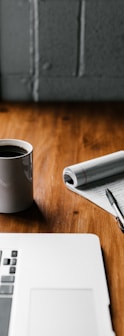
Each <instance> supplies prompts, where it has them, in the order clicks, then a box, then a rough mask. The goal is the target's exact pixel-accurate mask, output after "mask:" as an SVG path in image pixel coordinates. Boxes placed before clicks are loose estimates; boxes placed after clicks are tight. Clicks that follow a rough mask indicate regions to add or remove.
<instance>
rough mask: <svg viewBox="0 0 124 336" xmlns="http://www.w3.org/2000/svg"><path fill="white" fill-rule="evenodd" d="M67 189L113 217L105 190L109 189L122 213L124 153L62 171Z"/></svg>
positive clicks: (93, 160) (116, 153) (123, 211)
mask: <svg viewBox="0 0 124 336" xmlns="http://www.w3.org/2000/svg"><path fill="white" fill-rule="evenodd" d="M63 180H64V183H65V184H66V186H67V188H68V189H70V190H72V191H74V192H76V193H77V194H79V195H81V196H83V197H85V198H87V199H88V200H90V201H91V202H94V203H95V204H97V205H98V206H100V207H101V208H103V209H104V210H106V211H108V212H109V213H111V214H112V215H114V216H115V212H114V210H113V208H112V207H111V205H110V204H109V202H108V199H107V197H106V193H105V190H106V188H109V189H110V190H111V191H112V193H113V194H114V196H115V198H116V199H117V201H118V205H119V207H120V209H121V211H122V213H124V151H118V152H114V153H111V154H108V155H104V156H101V157H98V158H95V159H92V160H88V161H85V162H81V163H78V164H75V165H72V166H69V167H66V168H65V169H64V170H63Z"/></svg>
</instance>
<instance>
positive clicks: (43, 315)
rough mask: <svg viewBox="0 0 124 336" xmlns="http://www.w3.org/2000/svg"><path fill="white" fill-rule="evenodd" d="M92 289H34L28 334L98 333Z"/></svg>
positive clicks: (80, 334)
mask: <svg viewBox="0 0 124 336" xmlns="http://www.w3.org/2000/svg"><path fill="white" fill-rule="evenodd" d="M93 294H94V293H93V290H92V289H32V290H31V292H30V314H29V333H28V336H34V335H36V336H41V335H43V336H58V335H59V336H76V335H78V336H82V335H87V336H91V335H92V336H98V330H97V322H96V321H97V319H96V315H95V302H94V295H93Z"/></svg>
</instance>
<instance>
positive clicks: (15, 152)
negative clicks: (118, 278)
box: [0, 145, 27, 158]
mask: <svg viewBox="0 0 124 336" xmlns="http://www.w3.org/2000/svg"><path fill="white" fill-rule="evenodd" d="M26 153H27V150H26V149H25V148H22V147H20V146H14V145H3V146H0V157H4V158H7V157H12V158H13V157H16V156H22V155H24V154H26Z"/></svg>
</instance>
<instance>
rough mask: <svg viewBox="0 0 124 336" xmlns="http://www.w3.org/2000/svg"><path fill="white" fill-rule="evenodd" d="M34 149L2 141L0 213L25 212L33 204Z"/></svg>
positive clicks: (6, 140) (27, 145)
mask: <svg viewBox="0 0 124 336" xmlns="http://www.w3.org/2000/svg"><path fill="white" fill-rule="evenodd" d="M32 161H33V147H32V145H31V144H30V143H28V142H26V141H23V140H17V139H0V213H14V212H19V211H23V210H25V209H27V208H29V207H30V206H31V204H32V203H33V174H32V170H33V163H32Z"/></svg>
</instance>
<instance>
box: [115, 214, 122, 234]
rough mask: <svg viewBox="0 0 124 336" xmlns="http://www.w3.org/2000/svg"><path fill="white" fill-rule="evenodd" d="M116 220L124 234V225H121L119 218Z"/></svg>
mask: <svg viewBox="0 0 124 336" xmlns="http://www.w3.org/2000/svg"><path fill="white" fill-rule="evenodd" d="M116 220H117V222H118V224H119V228H120V229H121V231H122V232H124V226H123V224H122V223H121V221H120V219H119V217H116Z"/></svg>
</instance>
